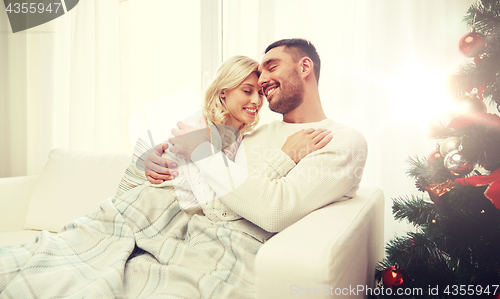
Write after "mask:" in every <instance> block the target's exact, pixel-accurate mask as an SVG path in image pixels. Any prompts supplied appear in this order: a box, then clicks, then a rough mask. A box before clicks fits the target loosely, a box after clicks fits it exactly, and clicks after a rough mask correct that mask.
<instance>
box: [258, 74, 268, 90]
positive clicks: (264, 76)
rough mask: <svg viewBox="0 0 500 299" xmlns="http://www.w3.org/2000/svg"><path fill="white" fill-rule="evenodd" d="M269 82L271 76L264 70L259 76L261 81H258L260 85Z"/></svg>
mask: <svg viewBox="0 0 500 299" xmlns="http://www.w3.org/2000/svg"><path fill="white" fill-rule="evenodd" d="M268 82H269V77H268V76H267V74H266V73H264V72H262V73H261V74H260V76H259V81H258V83H259V85H260V86H261V87H262V86H264V85H265V84H267V83H268Z"/></svg>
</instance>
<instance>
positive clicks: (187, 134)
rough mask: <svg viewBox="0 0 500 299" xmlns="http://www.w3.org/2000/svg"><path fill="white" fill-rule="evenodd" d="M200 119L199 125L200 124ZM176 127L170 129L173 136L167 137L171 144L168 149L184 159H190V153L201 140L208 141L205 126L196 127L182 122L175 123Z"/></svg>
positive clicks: (208, 137)
mask: <svg viewBox="0 0 500 299" xmlns="http://www.w3.org/2000/svg"><path fill="white" fill-rule="evenodd" d="M202 121H203V122H204V120H200V125H201V124H202ZM177 127H178V128H176V129H172V134H173V135H174V136H175V137H173V138H170V139H168V142H170V144H172V146H171V147H170V151H171V152H172V153H174V154H176V155H178V156H181V157H183V158H184V159H187V160H191V153H192V152H193V151H194V150H195V149H196V148H197V147H198V146H199V145H200V144H202V143H203V142H205V141H209V142H210V136H208V130H207V128H206V127H202V128H198V127H193V126H190V125H186V124H184V123H183V122H178V123H177Z"/></svg>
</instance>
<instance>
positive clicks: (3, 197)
mask: <svg viewBox="0 0 500 299" xmlns="http://www.w3.org/2000/svg"><path fill="white" fill-rule="evenodd" d="M37 181H38V175H34V176H20V177H11V178H0V232H8V231H18V230H23V229H24V222H25V221H26V213H27V212H28V205H29V202H30V198H31V195H32V194H33V191H34V190H35V186H36V183H37Z"/></svg>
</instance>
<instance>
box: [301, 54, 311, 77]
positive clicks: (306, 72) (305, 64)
mask: <svg viewBox="0 0 500 299" xmlns="http://www.w3.org/2000/svg"><path fill="white" fill-rule="evenodd" d="M313 70H314V62H313V61H312V60H311V58H309V57H304V58H302V59H301V60H300V71H301V72H300V74H301V75H302V78H304V79H305V78H307V77H309V76H310V75H311V74H312V73H313Z"/></svg>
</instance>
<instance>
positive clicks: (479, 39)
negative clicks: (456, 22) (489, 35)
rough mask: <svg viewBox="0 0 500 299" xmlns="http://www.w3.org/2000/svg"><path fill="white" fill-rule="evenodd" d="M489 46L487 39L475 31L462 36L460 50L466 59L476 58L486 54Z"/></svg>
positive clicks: (459, 43) (459, 44)
mask: <svg viewBox="0 0 500 299" xmlns="http://www.w3.org/2000/svg"><path fill="white" fill-rule="evenodd" d="M487 45H488V43H487V41H486V37H485V36H484V35H482V34H481V33H477V32H475V31H472V32H469V33H467V34H466V35H464V36H462V38H461V39H460V41H459V42H458V50H459V51H460V53H462V55H464V56H465V57H474V56H478V55H479V54H482V53H484V51H485V50H486V46H487Z"/></svg>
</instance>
